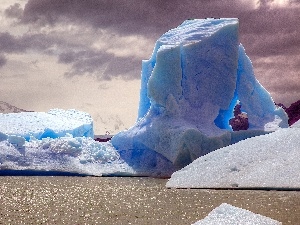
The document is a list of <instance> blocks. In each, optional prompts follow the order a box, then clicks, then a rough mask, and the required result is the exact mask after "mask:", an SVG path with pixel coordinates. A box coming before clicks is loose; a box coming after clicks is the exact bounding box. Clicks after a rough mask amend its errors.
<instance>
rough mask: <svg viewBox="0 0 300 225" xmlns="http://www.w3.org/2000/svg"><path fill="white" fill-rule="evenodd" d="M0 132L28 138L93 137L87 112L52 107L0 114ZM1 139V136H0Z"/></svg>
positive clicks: (90, 119)
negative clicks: (35, 110)
mask: <svg viewBox="0 0 300 225" xmlns="http://www.w3.org/2000/svg"><path fill="white" fill-rule="evenodd" d="M0 132H2V133H4V134H7V135H15V136H20V137H23V138H25V139H26V140H29V139H30V137H35V138H36V139H42V138H46V137H51V138H57V137H63V136H65V135H66V134H67V133H69V134H72V135H73V136H74V137H81V136H85V137H92V138H93V137H94V132H93V120H92V118H91V116H90V115H89V114H88V113H85V112H81V111H78V110H74V109H70V110H63V109H52V110H50V111H49V112H48V113H45V112H21V113H8V114H2V113H1V114H0ZM0 139H1V137H0Z"/></svg>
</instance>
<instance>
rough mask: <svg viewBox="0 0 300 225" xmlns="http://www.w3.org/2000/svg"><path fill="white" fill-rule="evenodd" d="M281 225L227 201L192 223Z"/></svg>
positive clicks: (195, 224)
mask: <svg viewBox="0 0 300 225" xmlns="http://www.w3.org/2000/svg"><path fill="white" fill-rule="evenodd" d="M229 224H230V225H241V224H243V225H258V224H259V225H281V224H282V223H281V222H279V221H277V220H273V219H271V218H269V217H266V216H262V215H259V214H255V213H253V212H251V211H248V210H245V209H241V208H238V207H235V206H232V205H229V204H227V203H222V204H221V205H220V206H219V207H217V208H215V209H214V210H212V211H211V212H210V213H209V214H208V216H207V217H205V218H204V219H202V220H199V221H198V222H196V223H194V224H193V225H229Z"/></svg>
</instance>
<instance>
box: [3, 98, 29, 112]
mask: <svg viewBox="0 0 300 225" xmlns="http://www.w3.org/2000/svg"><path fill="white" fill-rule="evenodd" d="M19 112H32V111H28V110H25V109H20V108H18V107H16V106H13V105H11V104H9V103H7V102H4V101H0V113H19Z"/></svg>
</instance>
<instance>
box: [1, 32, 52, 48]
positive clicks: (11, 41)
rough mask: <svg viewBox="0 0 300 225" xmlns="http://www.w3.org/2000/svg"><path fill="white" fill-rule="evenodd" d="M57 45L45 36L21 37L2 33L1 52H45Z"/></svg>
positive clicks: (28, 35)
mask: <svg viewBox="0 0 300 225" xmlns="http://www.w3.org/2000/svg"><path fill="white" fill-rule="evenodd" d="M54 43H55V41H54V40H51V39H50V38H49V37H47V36H45V35H43V34H25V35H22V36H19V37H16V36H13V35H11V34H10V33H8V32H4V33H3V32H1V33H0V51H1V52H6V53H21V52H25V51H26V50H28V49H38V50H45V49H47V48H49V47H50V46H52V45H53V44H54Z"/></svg>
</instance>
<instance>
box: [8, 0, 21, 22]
mask: <svg viewBox="0 0 300 225" xmlns="http://www.w3.org/2000/svg"><path fill="white" fill-rule="evenodd" d="M4 13H5V15H6V16H7V17H10V18H18V19H19V18H21V17H22V15H23V9H22V8H21V5H20V4H19V3H15V4H14V5H11V6H10V7H9V8H7V9H6V10H5V11H4Z"/></svg>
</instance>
